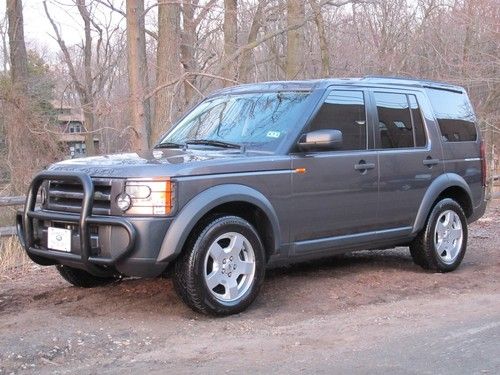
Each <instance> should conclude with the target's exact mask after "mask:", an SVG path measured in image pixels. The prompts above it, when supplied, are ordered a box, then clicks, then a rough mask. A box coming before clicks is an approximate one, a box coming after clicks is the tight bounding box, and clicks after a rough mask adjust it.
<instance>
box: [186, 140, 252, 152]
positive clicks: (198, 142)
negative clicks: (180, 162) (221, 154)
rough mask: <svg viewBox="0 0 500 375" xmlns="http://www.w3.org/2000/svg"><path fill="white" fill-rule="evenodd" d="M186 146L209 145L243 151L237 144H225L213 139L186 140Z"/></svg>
mask: <svg viewBox="0 0 500 375" xmlns="http://www.w3.org/2000/svg"><path fill="white" fill-rule="evenodd" d="M186 144H191V145H209V146H216V147H223V148H238V149H240V150H242V149H243V146H242V145H239V144H237V143H231V142H225V141H217V140H215V139H188V140H187V141H186Z"/></svg>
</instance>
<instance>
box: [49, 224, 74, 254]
mask: <svg viewBox="0 0 500 375" xmlns="http://www.w3.org/2000/svg"><path fill="white" fill-rule="evenodd" d="M47 234H48V236H47V247H48V248H49V249H52V250H59V251H66V252H68V253H69V252H70V251H71V230H69V229H63V228H53V227H49V229H48V233H47Z"/></svg>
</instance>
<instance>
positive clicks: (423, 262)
mask: <svg viewBox="0 0 500 375" xmlns="http://www.w3.org/2000/svg"><path fill="white" fill-rule="evenodd" d="M460 234H461V235H460ZM466 249H467V218H466V217H465V214H464V211H463V210H462V207H461V206H460V205H459V204H458V203H457V202H456V201H454V200H453V199H450V198H445V199H443V200H441V201H439V202H438V203H437V204H436V205H435V206H434V208H433V209H432V211H431V213H430V215H429V217H428V218H427V223H426V225H425V228H424V229H423V230H422V231H421V232H420V233H419V234H418V236H417V237H416V238H415V239H414V240H413V241H412V243H411V244H410V253H411V256H412V258H413V261H414V262H415V263H416V264H418V265H419V266H421V267H422V268H424V269H427V270H432V271H437V272H450V271H453V270H455V269H456V268H457V267H458V266H459V265H460V263H461V262H462V259H463V258H464V255H465V251H466Z"/></svg>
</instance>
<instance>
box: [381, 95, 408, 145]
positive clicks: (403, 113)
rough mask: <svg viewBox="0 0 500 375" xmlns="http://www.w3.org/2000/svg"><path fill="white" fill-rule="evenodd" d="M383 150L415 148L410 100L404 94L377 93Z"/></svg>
mask: <svg viewBox="0 0 500 375" xmlns="http://www.w3.org/2000/svg"><path fill="white" fill-rule="evenodd" d="M374 95H375V102H376V103H377V112H378V121H379V124H378V125H379V126H378V127H379V130H380V140H381V143H382V148H403V147H414V146H415V143H414V140H413V127H412V122H411V115H410V109H409V107H408V99H407V98H406V95H404V94H393V93H385V92H376V93H374Z"/></svg>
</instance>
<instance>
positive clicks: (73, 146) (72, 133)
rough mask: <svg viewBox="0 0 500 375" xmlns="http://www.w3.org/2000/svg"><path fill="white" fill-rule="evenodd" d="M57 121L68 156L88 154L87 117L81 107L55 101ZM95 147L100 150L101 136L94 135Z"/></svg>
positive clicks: (60, 139) (61, 141)
mask: <svg viewBox="0 0 500 375" xmlns="http://www.w3.org/2000/svg"><path fill="white" fill-rule="evenodd" d="M52 106H53V108H54V114H55V122H56V126H57V127H58V128H57V131H58V132H59V133H60V134H59V141H60V143H61V147H62V148H63V149H64V151H65V153H66V154H67V156H68V158H71V159H73V158H80V157H83V156H86V154H87V152H86V147H85V131H86V130H85V119H84V116H83V111H82V110H81V109H80V108H77V107H73V106H71V105H68V104H66V103H61V102H59V101H53V102H52ZM94 147H95V149H96V150H97V151H98V150H99V138H97V137H94Z"/></svg>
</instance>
